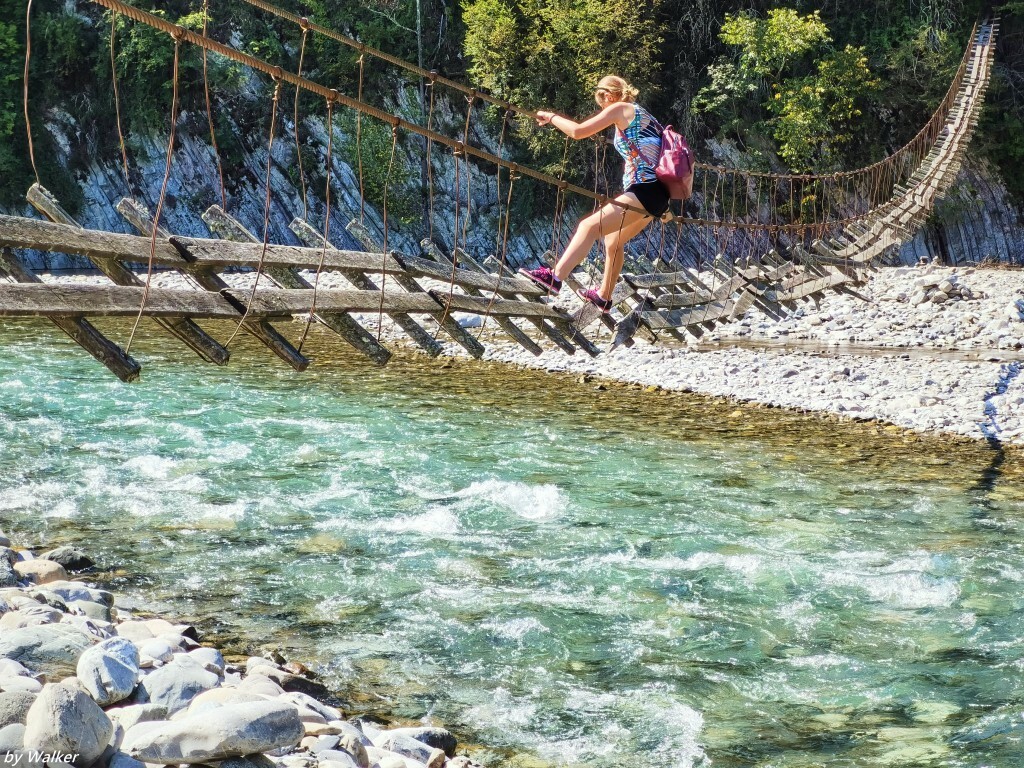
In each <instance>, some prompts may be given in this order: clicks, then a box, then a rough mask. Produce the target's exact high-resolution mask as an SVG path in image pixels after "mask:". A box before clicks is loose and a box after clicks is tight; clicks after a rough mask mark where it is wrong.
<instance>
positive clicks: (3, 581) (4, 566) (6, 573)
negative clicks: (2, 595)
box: [0, 557, 18, 589]
mask: <svg viewBox="0 0 1024 768" xmlns="http://www.w3.org/2000/svg"><path fill="white" fill-rule="evenodd" d="M16 586H18V574H17V573H16V572H15V570H14V563H12V562H11V561H10V560H8V559H7V558H6V557H0V589H6V588H7V587H16Z"/></svg>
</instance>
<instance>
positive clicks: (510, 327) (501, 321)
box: [420, 239, 544, 355]
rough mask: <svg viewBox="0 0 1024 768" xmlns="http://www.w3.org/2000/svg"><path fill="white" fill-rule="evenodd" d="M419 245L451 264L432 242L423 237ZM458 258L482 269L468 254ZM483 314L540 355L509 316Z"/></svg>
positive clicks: (473, 293)
mask: <svg viewBox="0 0 1024 768" xmlns="http://www.w3.org/2000/svg"><path fill="white" fill-rule="evenodd" d="M420 245H421V246H422V247H423V248H424V250H426V252H427V253H428V254H430V255H431V256H433V257H434V260H435V261H438V262H440V263H442V264H444V265H445V266H448V267H451V266H453V263H452V262H451V261H450V260H449V259H448V258H447V257H446V256H445V255H444V253H443V252H442V251H441V249H440V248H438V247H437V246H436V245H435V244H434V243H432V242H430V241H429V240H426V239H424V240H422V241H421V242H420ZM459 258H461V259H463V260H465V261H466V263H468V264H469V265H470V266H472V267H473V268H474V269H475V270H476V271H477V272H483V271H484V269H483V267H480V266H479V265H478V264H476V262H475V261H473V260H472V259H470V257H469V256H468V254H461V255H460V257H459ZM463 290H464V291H465V292H466V294H467V295H469V296H474V297H483V296H484V293H483V291H481V290H479V289H478V288H463ZM499 295H500V294H499ZM485 315H486V316H487V317H492V319H493V320H494V322H495V323H497V324H498V327H499V328H501V330H503V331H504V332H505V333H506V334H508V336H509V337H510V338H511V339H512V340H513V341H515V342H516V343H517V344H519V346H521V347H522V348H523V349H525V350H526V351H527V352H529V353H530V354H532V355H540V354H541V353H542V352H543V351H544V350H543V349H541V348H540V345H539V344H537V342H535V341H534V340H533V339H531V338H530V337H529V336H527V335H526V334H525V333H524V332H523V331H522V329H521V328H520V327H519V326H518V325H516V324H515V323H514V322H512V320H511V318H508V317H502V316H501V315H495V314H494V313H493V312H486V313H485Z"/></svg>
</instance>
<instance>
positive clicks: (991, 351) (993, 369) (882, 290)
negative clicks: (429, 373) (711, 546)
mask: <svg viewBox="0 0 1024 768" xmlns="http://www.w3.org/2000/svg"><path fill="white" fill-rule="evenodd" d="M45 279H47V280H52V281H60V282H68V281H84V282H98V283H102V282H104V278H102V277H94V276H91V275H77V276H69V275H62V276H59V277H58V276H52V275H47V276H45ZM309 279H310V280H312V279H313V275H309ZM226 280H227V281H228V282H229V283H230V284H231V285H233V286H236V287H239V288H248V287H251V285H252V280H253V278H252V275H251V274H245V273H235V274H229V275H227V276H226ZM713 281H714V278H713V277H711V276H707V280H706V282H708V283H712V284H713ZM423 282H424V284H425V285H427V287H436V288H438V289H443V290H447V288H448V286H447V285H442V284H441V283H436V284H431V283H430V281H423ZM153 284H154V285H155V286H158V287H182V286H183V285H184V281H183V278H182V277H181V276H180V275H179V274H177V273H173V272H165V273H158V274H156V275H154V278H153ZM320 286H321V287H323V288H345V287H348V283H347V282H346V281H345V280H344V278H343V277H341V276H340V275H337V274H330V273H325V274H324V275H322V277H321V280H320ZM856 290H857V292H858V294H859V296H852V295H849V294H842V293H836V292H831V293H828V294H826V295H825V296H824V297H823V298H822V299H821V300H820V302H819V303H818V304H817V305H815V304H814V303H813V302H812V301H810V300H807V301H806V302H805V303H804V305H803V306H801V307H800V308H798V309H797V310H796V311H794V312H793V313H792V314H791V315H790V316H788V317H786V318H784V319H782V320H781V321H780V320H776V319H773V318H769V317H767V316H766V315H765V314H763V313H762V312H761V311H760V310H758V309H756V308H754V309H751V310H750V311H748V313H747V314H746V315H745V316H744V317H743V318H741V319H739V320H737V321H734V322H732V323H729V324H724V325H720V326H718V327H717V328H716V329H715V330H714V331H711V332H705V333H704V335H702V336H701V337H700V338H699V339H698V338H697V337H690V338H688V340H687V342H686V343H682V342H678V341H675V340H672V339H670V338H662V339H660V340H659V341H658V343H657V344H651V343H648V342H646V341H644V340H642V339H641V338H640V337H637V340H636V344H635V345H634V346H633V347H632V348H629V349H627V348H625V347H619V348H617V349H615V350H614V351H611V352H606V353H604V354H602V355H601V356H599V357H598V358H596V359H592V358H590V357H587V356H586V355H583V354H582V353H580V354H576V355H574V356H572V357H569V356H566V355H565V354H563V353H562V352H561V351H559V350H557V349H553V348H551V344H550V343H549V342H547V341H546V340H543V339H540V340H539V341H540V343H541V345H542V346H543V347H544V348H545V349H546V350H547V351H545V352H544V353H543V354H542V355H540V356H536V357H535V356H534V355H532V354H530V353H529V352H527V351H526V350H524V349H523V348H522V347H520V346H518V345H517V344H515V343H513V342H511V341H510V340H509V339H508V337H507V336H505V335H504V334H503V332H501V331H500V330H499V329H498V328H497V327H496V326H495V325H494V324H493V322H492V321H487V322H486V323H485V326H486V327H485V328H484V329H483V333H484V338H485V341H486V342H487V344H486V346H487V356H486V357H487V359H490V360H495V361H501V362H505V363H511V364H514V365H518V366H523V367H529V368H536V369H541V370H547V371H552V372H564V373H567V374H573V375H579V376H581V377H582V379H583V380H584V381H587V380H589V379H590V378H598V379H600V378H605V379H611V380H616V381H622V382H628V383H634V384H641V385H643V386H651V387H658V388H663V389H669V390H677V391H689V392H697V393H700V394H705V395H711V396H715V397H725V398H729V399H732V400H735V401H737V402H756V403H760V404H764V405H771V406H777V407H783V408H791V409H795V410H799V411H813V412H822V413H830V414H834V415H836V416H839V417H841V418H847V419H856V420H862V421H872V420H877V421H881V422H885V423H887V424H891V425H895V426H897V427H900V428H906V429H910V430H915V431H918V432H924V433H932V434H946V435H957V436H962V437H969V438H972V439H977V440H986V441H988V442H989V443H992V444H994V445H1001V444H1018V445H1024V270H1022V269H1009V268H992V269H988V268H982V267H970V268H941V267H936V266H932V265H929V266H924V267H889V268H882V269H880V270H878V271H877V272H874V273H871V276H870V278H869V280H868V282H867V283H865V284H864V285H861V286H858V287H857V289H856ZM557 303H558V305H559V306H562V307H564V308H565V309H566V310H570V311H571V310H573V309H575V308H576V307H578V306H579V304H578V300H577V299H576V297H575V296H572V295H571V292H570V291H564V292H563V294H562V296H560V297H559V298H558V299H557ZM456 317H457V318H458V319H459V321H460V322H461V323H463V324H464V325H466V326H468V327H477V326H479V324H480V318H479V317H477V316H471V315H466V316H460V315H456ZM300 319H301V318H300ZM358 319H359V320H360V322H361V323H362V324H363V325H364V326H365V327H366V328H367V329H369V330H371V332H375V331H376V322H377V316H376V314H372V315H370V314H367V315H363V316H359V317H358ZM384 323H385V327H384V329H383V332H384V336H385V337H386V338H388V339H389V343H391V344H402V343H404V342H403V340H404V339H405V337H404V335H403V334H402V333H401V331H399V330H398V329H397V327H395V326H394V325H393V324H392V323H390V321H388V320H387V319H386V318H385V320H384ZM523 330H525V331H527V332H531V331H532V328H531V327H528V326H524V328H523ZM533 333H535V332H533ZM588 333H589V334H590V335H591V336H592V337H594V338H595V339H596V340H597V341H598V343H599V346H606V345H607V344H608V342H610V341H611V333H610V332H609V331H608V330H607V329H604V328H602V327H600V326H592V327H591V328H590V329H588ZM439 340H441V341H444V340H445V337H444V336H443V335H442V336H441V337H440V339H439ZM445 349H446V352H447V353H448V354H451V355H463V354H464V353H463V351H462V349H461V348H460V347H458V346H457V345H455V344H453V343H449V344H446V345H445ZM410 354H415V353H412V352H410ZM597 385H598V386H599V384H597Z"/></svg>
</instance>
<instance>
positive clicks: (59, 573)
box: [14, 560, 68, 584]
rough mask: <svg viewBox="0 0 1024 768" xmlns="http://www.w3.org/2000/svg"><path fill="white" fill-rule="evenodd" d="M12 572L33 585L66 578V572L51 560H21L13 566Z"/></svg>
mask: <svg viewBox="0 0 1024 768" xmlns="http://www.w3.org/2000/svg"><path fill="white" fill-rule="evenodd" d="M14 572H15V573H17V574H18V576H20V577H21V578H23V579H28V580H29V581H31V582H32V583H33V584H50V583H51V582H54V581H66V580H67V578H68V572H67V571H65V570H64V568H63V566H61V565H60V564H58V563H55V562H53V561H51V560H22V561H21V562H20V563H15V564H14Z"/></svg>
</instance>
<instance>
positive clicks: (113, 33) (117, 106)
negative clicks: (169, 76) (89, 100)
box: [110, 11, 206, 192]
mask: <svg viewBox="0 0 1024 768" xmlns="http://www.w3.org/2000/svg"><path fill="white" fill-rule="evenodd" d="M120 18H121V15H120V14H119V13H118V12H117V11H114V12H113V13H112V14H111V16H110V77H111V80H112V81H113V85H114V117H115V119H116V121H117V140H118V142H119V144H120V146H121V167H122V168H123V169H124V183H125V186H126V187H127V188H128V190H129V192H130V191H131V186H132V183H131V179H130V178H129V176H128V150H127V149H126V148H125V143H124V131H123V130H122V128H121V90H120V88H119V87H118V84H117V54H116V52H115V41H116V39H117V22H118V19H120ZM203 54H204V55H205V54H206V50H205V49H204V50H203Z"/></svg>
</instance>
